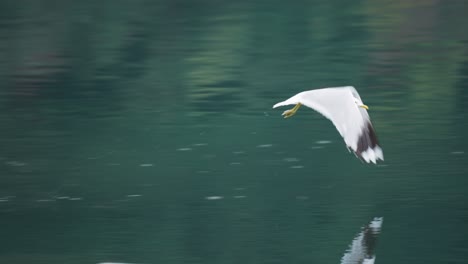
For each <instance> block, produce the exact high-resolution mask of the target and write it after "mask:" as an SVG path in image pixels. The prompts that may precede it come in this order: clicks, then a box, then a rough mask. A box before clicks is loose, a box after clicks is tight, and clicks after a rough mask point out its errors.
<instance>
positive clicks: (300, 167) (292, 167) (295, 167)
mask: <svg viewBox="0 0 468 264" xmlns="http://www.w3.org/2000/svg"><path fill="white" fill-rule="evenodd" d="M290 168H291V169H302V168H304V166H302V165H295V166H291V167H290Z"/></svg>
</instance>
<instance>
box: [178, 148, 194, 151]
mask: <svg viewBox="0 0 468 264" xmlns="http://www.w3.org/2000/svg"><path fill="white" fill-rule="evenodd" d="M190 150H192V148H178V149H177V151H190Z"/></svg>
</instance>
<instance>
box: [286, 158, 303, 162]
mask: <svg viewBox="0 0 468 264" xmlns="http://www.w3.org/2000/svg"><path fill="white" fill-rule="evenodd" d="M283 160H284V161H286V162H298V161H299V159H298V158H284V159H283Z"/></svg>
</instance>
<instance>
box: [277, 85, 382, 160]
mask: <svg viewBox="0 0 468 264" xmlns="http://www.w3.org/2000/svg"><path fill="white" fill-rule="evenodd" d="M283 105H295V106H294V107H293V108H292V109H289V110H286V111H284V112H283V114H282V115H283V116H284V118H288V117H291V116H293V115H294V114H295V113H296V112H297V110H298V109H299V107H301V105H305V106H307V107H310V108H312V109H314V110H315V111H317V112H319V113H321V114H322V115H324V116H325V117H326V118H328V119H330V120H331V121H332V123H333V124H334V125H335V127H336V129H337V130H338V132H339V133H340V135H341V136H342V137H343V139H344V141H345V143H346V146H347V147H348V150H349V149H351V150H353V152H354V154H356V156H357V157H358V158H360V159H362V160H364V161H366V162H367V163H370V162H372V163H374V164H375V163H377V161H378V160H379V159H380V160H383V159H384V157H383V151H382V148H381V147H380V146H379V142H378V140H377V136H376V134H375V131H374V128H373V127H372V123H371V121H370V118H369V114H367V110H368V109H369V107H367V105H365V104H364V103H363V102H362V100H361V97H360V96H359V94H358V92H357V91H356V89H355V88H354V87H353V86H344V87H332V88H323V89H316V90H310V91H304V92H301V93H298V94H296V95H294V96H293V97H291V98H289V99H287V100H286V101H283V102H279V103H277V104H275V105H274V106H273V108H277V107H279V106H283Z"/></svg>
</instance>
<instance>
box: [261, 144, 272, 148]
mask: <svg viewBox="0 0 468 264" xmlns="http://www.w3.org/2000/svg"><path fill="white" fill-rule="evenodd" d="M271 147H273V144H262V145H258V146H257V148H271Z"/></svg>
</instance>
